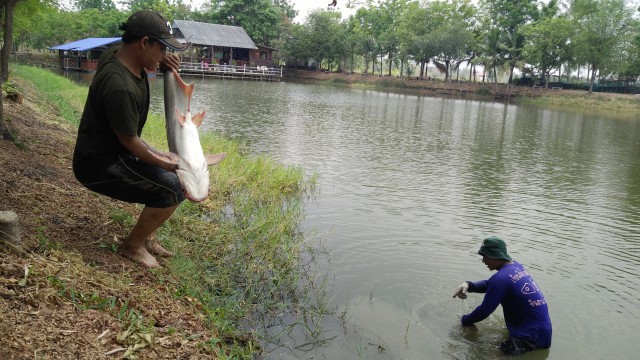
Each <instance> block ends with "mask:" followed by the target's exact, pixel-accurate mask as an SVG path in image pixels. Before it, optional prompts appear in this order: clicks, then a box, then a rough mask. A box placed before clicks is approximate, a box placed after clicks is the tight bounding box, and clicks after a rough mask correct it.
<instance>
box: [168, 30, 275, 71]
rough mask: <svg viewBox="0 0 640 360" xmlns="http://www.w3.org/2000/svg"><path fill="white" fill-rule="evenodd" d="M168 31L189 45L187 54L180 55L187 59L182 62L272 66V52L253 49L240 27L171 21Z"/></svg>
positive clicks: (262, 47)
mask: <svg viewBox="0 0 640 360" xmlns="http://www.w3.org/2000/svg"><path fill="white" fill-rule="evenodd" d="M172 27H173V30H174V34H175V37H176V38H178V39H179V40H180V41H183V42H185V43H186V42H188V43H190V44H191V51H190V52H189V53H188V54H184V57H189V59H184V58H183V60H185V61H186V60H190V61H191V62H204V63H208V64H213V65H216V64H217V65H235V66H244V65H246V66H272V65H273V60H272V59H273V51H274V50H275V49H273V48H270V47H266V46H260V47H258V46H256V44H255V43H254V42H253V40H251V38H250V37H249V35H248V34H247V32H246V31H245V30H244V29H243V28H242V27H240V26H230V25H219V24H208V23H202V22H197V21H188V20H175V21H174V22H173V26H172Z"/></svg>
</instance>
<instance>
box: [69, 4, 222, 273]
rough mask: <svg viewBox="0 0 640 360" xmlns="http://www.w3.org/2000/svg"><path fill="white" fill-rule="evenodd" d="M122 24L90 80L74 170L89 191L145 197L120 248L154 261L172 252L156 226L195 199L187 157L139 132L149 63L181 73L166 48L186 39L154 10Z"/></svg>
mask: <svg viewBox="0 0 640 360" xmlns="http://www.w3.org/2000/svg"><path fill="white" fill-rule="evenodd" d="M120 29H121V30H123V31H124V34H123V35H122V44H121V45H120V46H115V47H112V48H110V49H108V50H106V51H105V52H104V54H103V55H102V56H101V57H100V60H99V64H98V69H97V72H96V74H95V76H94V78H93V81H92V83H91V86H90V88H89V93H88V96H87V101H86V104H85V108H84V112H83V114H82V118H81V120H80V126H79V129H78V138H77V142H76V146H75V151H74V155H73V171H74V174H75V176H76V178H77V179H78V181H79V182H80V183H82V184H83V185H84V186H85V187H87V188H88V189H90V190H92V191H95V192H97V193H100V194H103V195H106V196H109V197H111V198H114V199H117V200H121V201H126V202H130V203H139V204H144V205H145V207H144V209H143V210H142V212H141V213H140V216H139V218H138V221H137V223H136V224H135V225H134V227H133V229H132V230H131V233H130V234H129V235H128V236H127V237H126V238H124V240H123V244H122V245H121V246H120V251H121V253H122V254H123V255H124V256H126V257H128V258H130V259H133V260H134V261H136V262H138V263H140V264H143V265H144V266H146V267H149V268H153V267H158V266H159V264H158V261H157V260H156V258H155V257H154V256H153V255H160V256H170V255H172V254H171V253H170V252H169V251H167V250H166V249H164V248H163V247H162V246H161V245H160V244H159V243H158V242H157V241H156V240H155V233H156V231H157V229H158V228H159V227H160V226H161V225H162V224H163V223H164V222H165V221H166V220H168V219H169V218H170V217H171V216H172V215H173V213H174V211H175V210H176V208H177V207H178V205H179V204H180V203H181V202H182V201H183V200H184V199H185V198H189V199H191V200H193V199H192V198H190V197H189V195H188V194H187V193H186V192H185V191H184V190H183V186H184V184H183V181H182V179H179V176H178V175H177V174H176V173H177V172H178V171H180V169H179V168H180V164H182V163H184V161H182V160H181V159H180V157H179V155H180V153H177V154H176V153H167V154H165V153H161V152H159V151H158V150H156V149H154V148H152V147H151V146H149V145H148V144H147V143H146V142H144V141H143V140H142V139H141V138H140V136H141V133H142V129H143V128H144V125H145V122H146V120H147V115H148V112H149V102H150V96H149V82H148V80H147V71H151V72H153V71H155V69H157V68H158V66H160V67H161V69H163V68H164V69H166V70H168V71H167V72H165V75H168V74H170V73H173V74H175V75H174V76H175V77H178V75H177V72H176V71H177V70H178V68H179V65H180V63H179V58H178V56H177V55H175V54H173V53H168V52H167V51H166V48H167V47H169V48H171V49H173V50H183V49H184V48H186V46H185V45H183V44H181V43H180V42H179V41H178V40H176V39H175V38H174V37H173V35H172V29H171V24H170V23H169V22H168V21H167V20H166V19H165V18H163V17H162V15H160V14H159V13H157V12H155V11H149V10H142V11H138V12H136V13H134V14H133V15H131V16H130V17H129V18H128V20H127V22H126V23H123V24H122V26H121V27H120ZM178 78H179V77H178ZM189 95H190V94H189ZM175 111H176V112H178V109H175ZM167 116H168V115H167ZM171 116H175V115H171ZM183 116H185V115H183ZM189 118H190V115H189ZM200 120H201V119H200ZM193 141H197V143H198V144H197V149H200V152H201V151H202V149H201V148H200V143H199V139H198V138H197V133H196V139H195V140H193V139H192V142H193ZM172 151H174V152H175V150H173V149H172ZM201 156H202V155H201ZM222 157H224V155H221V156H218V158H217V159H216V160H217V161H220V160H221V159H222ZM212 163H213V161H212ZM205 167H206V166H205ZM202 176H204V175H202ZM208 181H209V178H208V172H207V173H206V187H207V189H206V191H207V192H206V194H205V195H204V196H200V198H199V199H198V201H202V200H204V198H206V195H208ZM152 254H153V255H152Z"/></svg>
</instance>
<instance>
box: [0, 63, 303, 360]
mask: <svg viewBox="0 0 640 360" xmlns="http://www.w3.org/2000/svg"><path fill="white" fill-rule="evenodd" d="M11 74H12V75H11V77H10V80H9V83H8V84H9V85H8V86H7V87H6V88H7V89H9V91H10V92H11V93H14V94H15V93H17V94H20V95H19V96H13V97H12V98H14V99H16V101H12V100H9V99H8V98H6V97H5V98H4V119H5V122H6V124H7V125H8V127H9V128H10V130H11V132H12V134H13V136H14V137H15V140H14V141H8V140H6V139H0V161H1V163H2V166H0V194H1V196H0V211H9V210H10V211H14V212H16V213H17V214H18V215H19V218H20V225H21V229H22V234H21V238H20V241H19V243H18V246H12V245H9V244H7V243H6V242H0V254H1V255H0V256H1V257H2V261H1V262H0V333H2V334H3V336H0V349H2V351H1V352H2V358H3V359H27V358H29V359H30V358H41V359H102V358H110V357H112V356H117V357H118V358H122V357H124V356H126V357H135V356H138V357H140V358H145V359H156V358H157V359H178V358H180V359H183V358H185V359H216V358H252V357H254V356H256V354H260V353H261V352H262V351H263V349H262V347H261V344H259V343H258V341H257V338H256V337H255V336H254V335H253V334H252V333H251V332H250V329H248V328H247V327H246V326H247V324H250V323H251V322H252V321H253V320H254V318H255V317H257V316H261V315H264V316H268V315H270V314H271V312H272V311H273V312H276V311H277V312H278V313H282V311H284V310H285V309H287V308H289V307H290V306H289V305H291V304H288V303H285V301H284V300H283V299H291V298H296V299H303V300H304V296H299V295H300V294H295V295H298V296H293V295H291V294H293V293H295V291H297V286H298V284H299V283H300V281H301V274H300V273H299V256H300V253H301V252H302V251H305V250H306V249H305V246H303V245H302V244H301V242H302V241H303V240H304V239H302V237H301V235H300V234H299V233H298V232H297V226H298V221H299V220H300V219H301V218H302V216H303V215H302V213H301V207H300V206H291V205H289V206H287V204H296V203H297V202H299V201H300V200H299V199H300V197H301V196H302V193H304V192H305V191H306V189H307V188H306V186H311V184H310V183H308V182H307V180H305V177H304V174H303V173H302V171H301V169H299V168H296V167H285V166H283V165H280V164H278V163H276V162H274V161H273V160H271V159H269V158H267V157H264V156H258V157H255V156H249V155H248V154H247V153H246V152H245V151H244V150H243V149H242V145H241V144H238V143H236V142H233V141H229V140H225V139H222V138H220V137H218V136H217V135H215V134H209V133H208V134H206V135H203V136H201V142H202V146H203V149H204V151H205V152H207V153H219V152H226V153H227V158H226V159H225V160H224V161H223V162H222V163H221V164H220V165H219V166H216V167H214V168H211V170H210V173H211V177H212V187H211V193H210V197H209V199H207V200H206V201H205V202H203V203H201V204H197V205H196V204H192V203H189V202H185V203H183V204H181V206H180V207H179V209H178V211H177V212H176V214H174V216H173V217H172V218H171V219H170V221H168V222H167V223H166V224H165V225H164V226H163V227H162V228H161V229H160V231H159V232H158V239H159V240H160V241H161V242H163V244H164V245H165V246H166V247H167V248H169V249H170V250H172V251H174V252H175V253H176V255H175V256H174V257H172V258H170V259H159V260H161V265H162V268H161V269H159V270H153V271H148V270H146V269H144V268H142V267H141V266H140V265H138V264H136V263H134V262H132V261H130V260H129V259H127V258H124V257H123V256H121V255H119V254H118V246H119V244H120V239H121V238H122V237H123V236H124V235H126V234H127V233H128V231H129V230H130V229H131V226H132V225H133V223H134V222H135V219H136V218H137V216H138V214H139V213H140V211H141V209H142V208H141V207H140V206H138V205H133V204H126V203H122V202H119V201H114V200H112V199H109V198H107V197H105V196H100V195H97V194H95V193H92V192H90V191H88V190H87V189H85V188H84V187H83V186H81V185H80V184H79V183H78V182H77V181H76V180H75V178H74V176H73V174H72V171H71V157H72V153H73V146H74V142H75V134H76V129H77V121H78V119H79V115H80V113H81V111H82V107H83V103H84V99H85V98H86V91H87V87H83V86H78V85H76V84H74V83H72V82H71V81H69V80H68V79H65V78H62V77H60V76H57V75H54V74H52V73H50V72H48V71H46V70H42V69H35V68H33V67H28V66H20V67H17V66H16V67H15V68H12V71H11ZM143 137H144V138H145V140H147V141H148V142H149V143H151V144H153V145H154V146H155V147H157V148H158V149H161V150H162V149H164V150H166V147H167V146H166V136H165V135H164V122H163V120H162V119H161V117H160V116H158V115H154V116H150V119H149V120H148V122H147V126H146V127H145V133H144V134H143ZM239 299H243V300H242V301H241V300H239ZM297 305H298V304H295V306H293V305H292V306H291V307H296V306H297Z"/></svg>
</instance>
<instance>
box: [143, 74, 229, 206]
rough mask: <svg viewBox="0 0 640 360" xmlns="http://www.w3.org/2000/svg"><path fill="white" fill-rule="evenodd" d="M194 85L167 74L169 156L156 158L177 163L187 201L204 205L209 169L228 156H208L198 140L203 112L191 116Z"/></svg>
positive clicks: (165, 89)
mask: <svg viewBox="0 0 640 360" xmlns="http://www.w3.org/2000/svg"><path fill="white" fill-rule="evenodd" d="M192 94H193V84H185V82H184V81H182V79H181V78H180V76H179V75H178V73H177V72H175V71H171V72H169V71H165V73H164V112H165V119H166V128H167V142H168V143H169V151H170V152H171V153H170V154H157V153H153V154H154V155H155V156H156V157H161V158H163V159H164V160H167V159H168V160H169V161H172V162H176V157H177V164H178V167H177V169H176V174H177V175H178V179H179V180H180V184H181V185H182V189H183V190H184V192H185V195H186V197H187V199H189V200H191V201H194V202H201V201H203V200H204V199H206V198H207V197H208V196H209V169H208V166H210V165H214V164H217V163H219V162H220V161H221V160H222V159H224V157H225V156H226V154H224V153H222V154H216V155H207V156H205V155H204V153H203V151H202V146H201V145H200V138H199V137H198V127H199V126H200V125H201V124H202V120H203V119H204V111H203V112H201V113H197V114H195V115H191V95H192Z"/></svg>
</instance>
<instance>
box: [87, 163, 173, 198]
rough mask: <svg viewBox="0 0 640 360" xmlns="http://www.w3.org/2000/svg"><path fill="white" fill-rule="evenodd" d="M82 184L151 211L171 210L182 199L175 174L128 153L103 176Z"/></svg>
mask: <svg viewBox="0 0 640 360" xmlns="http://www.w3.org/2000/svg"><path fill="white" fill-rule="evenodd" d="M82 185H84V186H85V187H86V188H88V189H89V190H92V191H95V192H97V193H99V194H102V195H106V196H109V197H111V198H114V199H117V200H122V201H126V202H129V203H137V204H144V205H146V206H148V207H151V208H167V207H171V206H174V205H177V204H180V203H181V202H182V201H184V199H185V197H184V192H183V191H182V187H181V186H180V181H178V176H177V175H176V174H174V173H172V172H169V171H166V170H164V169H162V168H159V167H157V166H153V165H149V164H147V163H145V162H142V161H140V160H139V159H138V158H137V157H135V156H131V155H128V154H121V155H120V156H119V159H118V161H117V162H115V163H114V164H112V165H111V166H109V167H108V168H107V169H106V170H105V172H104V173H103V174H100V175H98V177H97V178H96V179H94V180H92V181H90V182H82Z"/></svg>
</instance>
